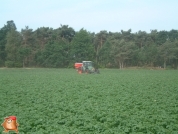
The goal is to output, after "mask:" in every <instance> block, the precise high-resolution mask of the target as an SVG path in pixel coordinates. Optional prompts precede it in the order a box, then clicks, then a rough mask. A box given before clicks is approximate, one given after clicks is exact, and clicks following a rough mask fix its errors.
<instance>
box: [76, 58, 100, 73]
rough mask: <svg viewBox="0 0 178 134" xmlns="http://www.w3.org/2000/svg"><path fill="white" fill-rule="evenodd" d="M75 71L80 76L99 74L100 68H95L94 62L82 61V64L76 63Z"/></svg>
mask: <svg viewBox="0 0 178 134" xmlns="http://www.w3.org/2000/svg"><path fill="white" fill-rule="evenodd" d="M75 69H76V70H77V72H78V73H79V74H81V73H86V74H92V73H96V74H99V73H100V72H99V70H98V68H95V67H94V65H93V62H92V61H82V63H75Z"/></svg>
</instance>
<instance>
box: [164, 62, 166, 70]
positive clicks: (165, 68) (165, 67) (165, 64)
mask: <svg viewBox="0 0 178 134" xmlns="http://www.w3.org/2000/svg"><path fill="white" fill-rule="evenodd" d="M164 69H166V61H164Z"/></svg>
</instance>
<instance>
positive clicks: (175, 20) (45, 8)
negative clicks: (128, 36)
mask: <svg viewBox="0 0 178 134" xmlns="http://www.w3.org/2000/svg"><path fill="white" fill-rule="evenodd" d="M0 5H1V6H0V7H1V8H0V28H2V27H3V26H4V25H5V24H6V22H7V21H8V20H13V21H14V22H15V24H16V27H17V30H18V31H21V29H22V28H25V26H29V28H32V29H33V30H36V29H37V28H39V27H43V26H44V27H51V28H53V29H56V28H58V27H60V25H61V24H62V25H69V27H72V28H73V29H74V30H75V31H79V30H80V29H81V28H84V29H86V30H87V31H89V32H95V33H98V32H100V31H102V30H106V31H111V32H120V31H121V30H125V31H126V30H128V29H132V32H133V33H135V32H138V31H139V30H141V31H146V32H150V29H157V30H158V31H161V30H166V31H170V30H172V29H176V30H178V0H2V1H1V2H0Z"/></svg>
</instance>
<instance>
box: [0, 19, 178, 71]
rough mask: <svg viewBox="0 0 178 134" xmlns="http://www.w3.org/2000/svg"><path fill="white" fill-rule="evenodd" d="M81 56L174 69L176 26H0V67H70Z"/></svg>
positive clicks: (108, 64) (102, 62)
mask: <svg viewBox="0 0 178 134" xmlns="http://www.w3.org/2000/svg"><path fill="white" fill-rule="evenodd" d="M84 60H85V61H86V60H91V61H93V62H94V63H95V65H97V66H99V67H100V68H120V69H122V68H125V67H135V66H136V67H161V68H174V69H177V64H178V30H174V29H172V30H170V31H165V30H163V31H157V30H156V29H154V30H150V33H147V32H145V31H138V32H136V33H132V31H131V29H129V30H127V31H123V30H121V31H120V32H119V31H118V32H108V31H106V30H102V31H100V32H99V33H92V32H89V31H87V30H86V29H83V28H82V29H81V30H79V31H75V30H74V29H73V28H72V27H69V26H68V25H60V27H59V28H57V29H53V28H49V27H40V28H38V29H36V30H33V29H31V28H29V27H28V26H26V27H25V28H24V29H21V31H17V28H16V25H15V23H14V21H13V20H11V21H7V23H6V24H5V25H4V27H2V28H0V67H48V68H72V67H73V66H74V63H75V62H82V61H84Z"/></svg>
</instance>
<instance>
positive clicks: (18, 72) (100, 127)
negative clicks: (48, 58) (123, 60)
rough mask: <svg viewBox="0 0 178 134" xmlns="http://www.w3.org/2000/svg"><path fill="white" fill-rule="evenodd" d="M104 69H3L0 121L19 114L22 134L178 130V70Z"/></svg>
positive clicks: (161, 133)
mask: <svg viewBox="0 0 178 134" xmlns="http://www.w3.org/2000/svg"><path fill="white" fill-rule="evenodd" d="M100 72H101V74H77V72H76V71H75V70H74V69H0V124H2V123H3V121H4V117H6V116H10V115H15V116H17V122H18V123H19V124H20V126H19V127H18V130H19V134H32V133H33V134H98V133H101V134H144V133H148V134H178V71H177V70H119V69H110V70H109V69H101V70H100ZM2 131H3V127H2V126H1V127H0V133H1V132H2ZM10 133H13V132H10Z"/></svg>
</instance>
